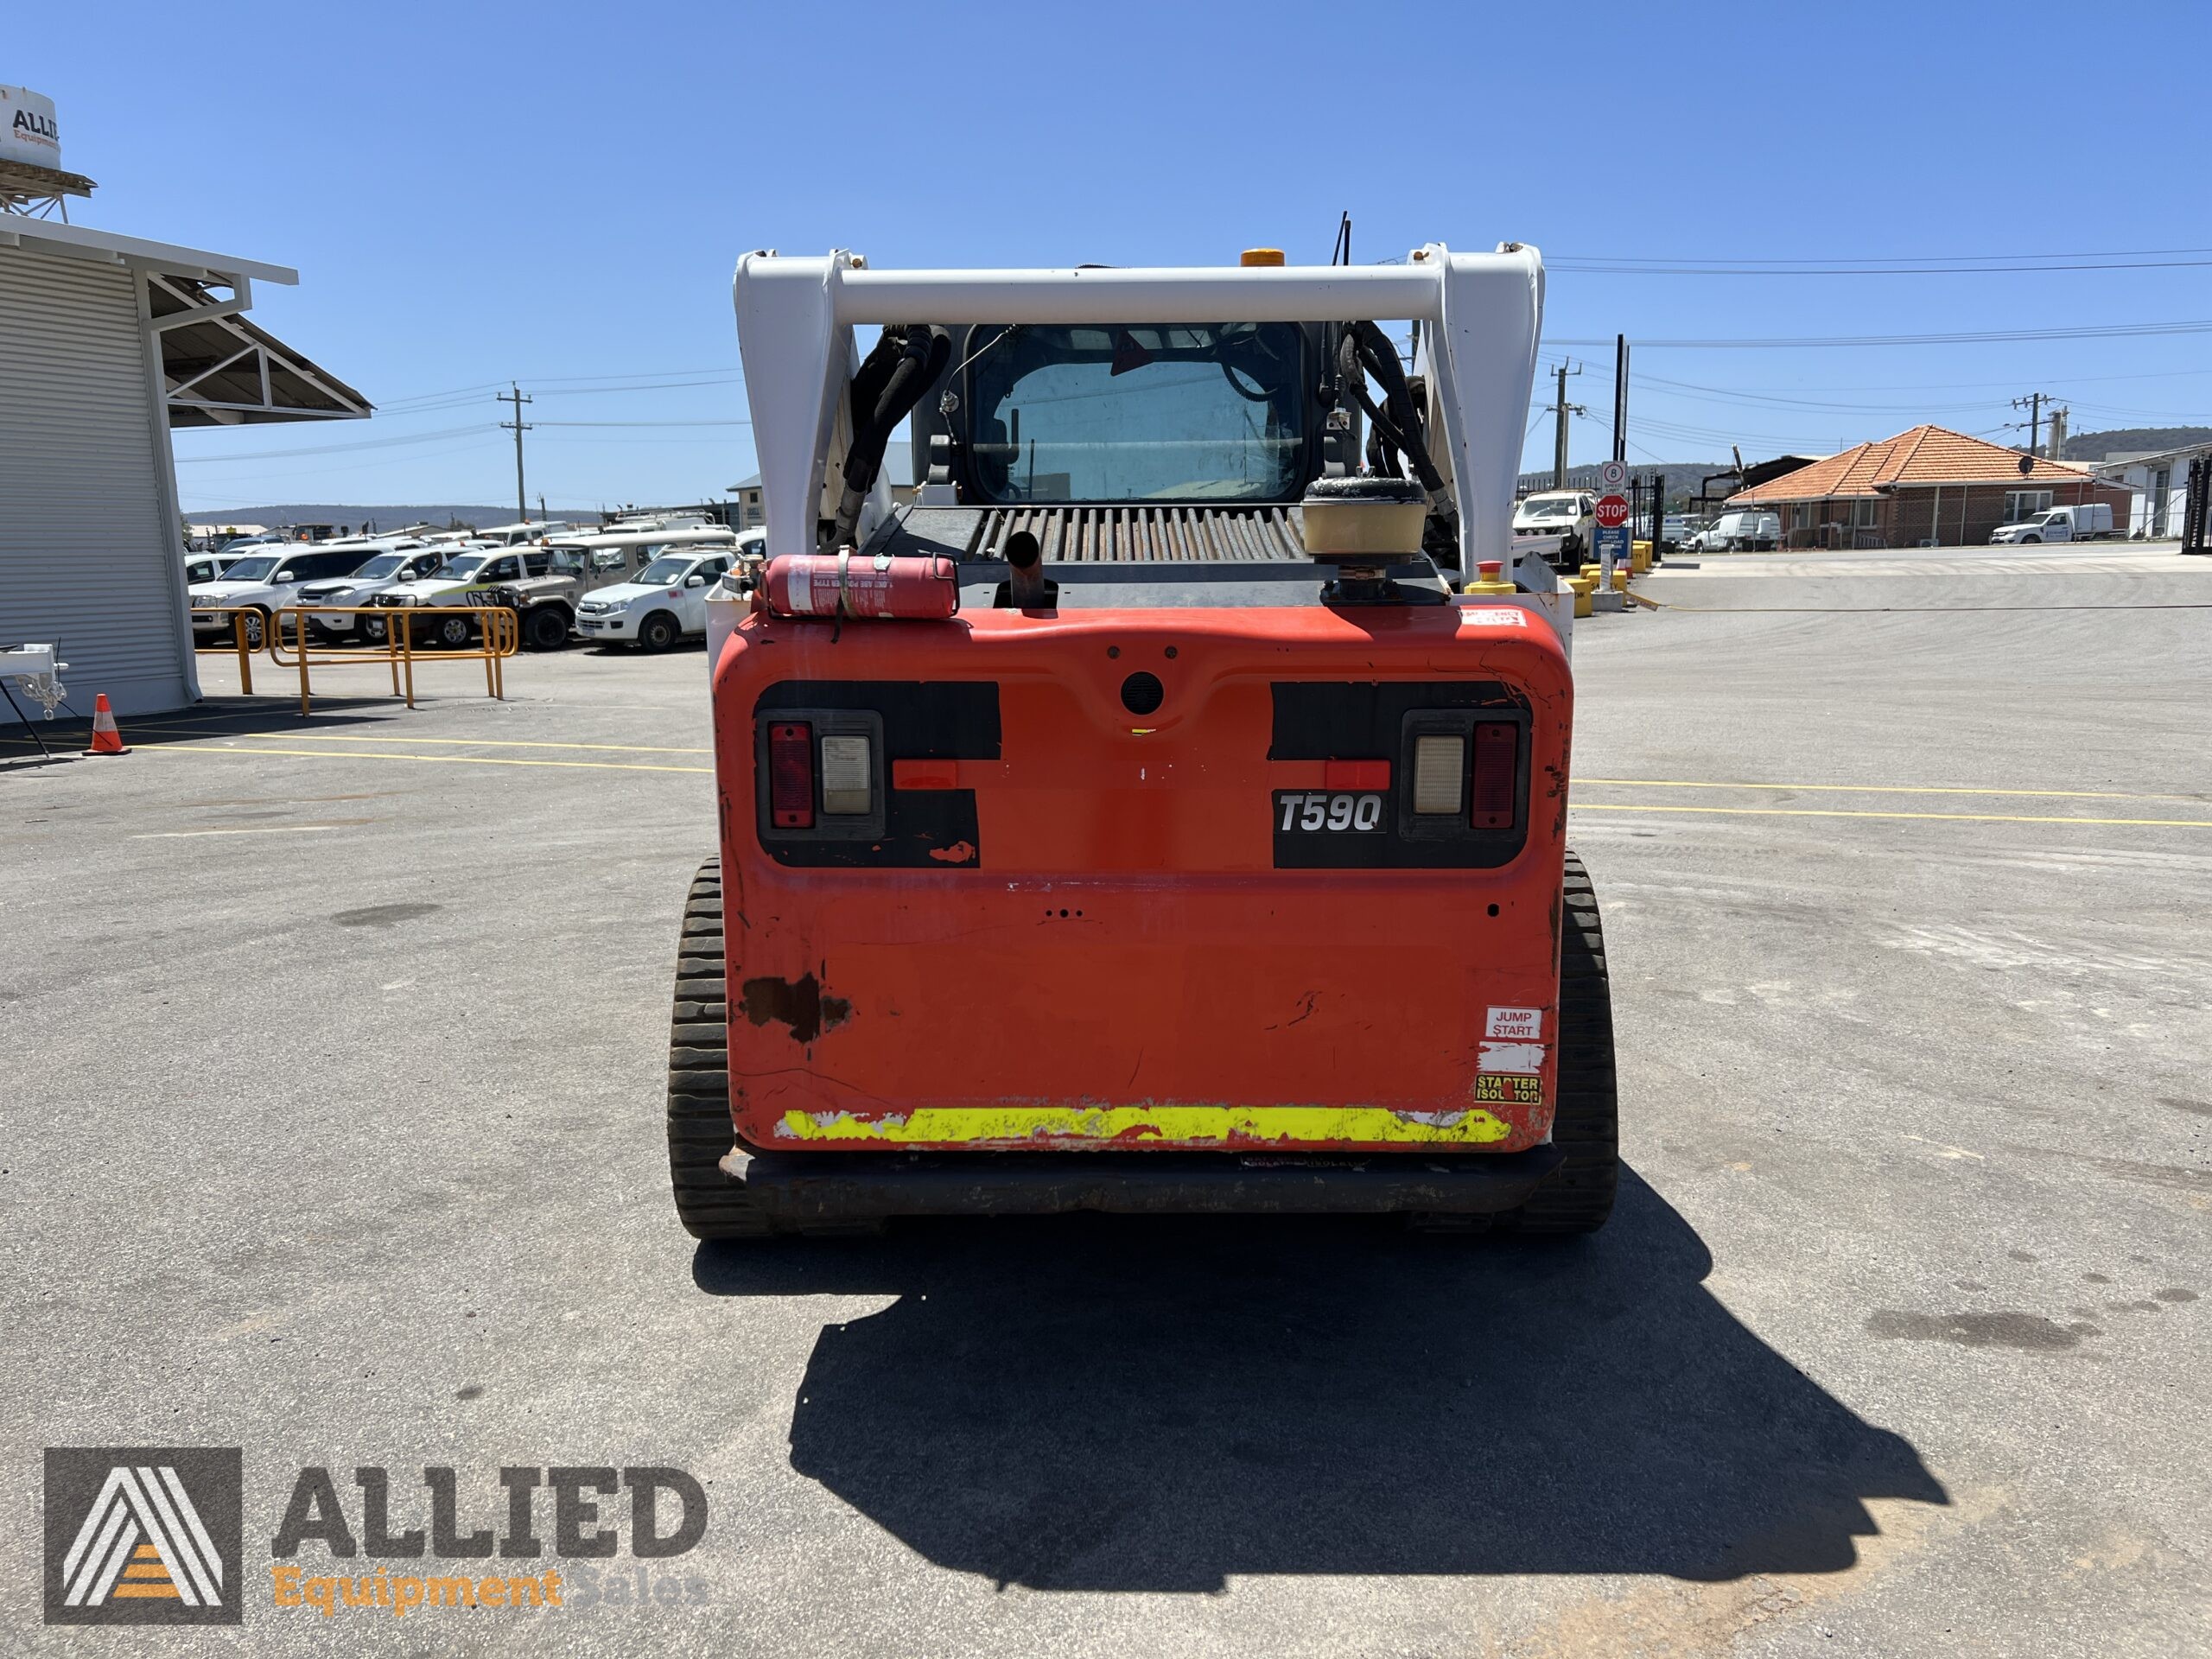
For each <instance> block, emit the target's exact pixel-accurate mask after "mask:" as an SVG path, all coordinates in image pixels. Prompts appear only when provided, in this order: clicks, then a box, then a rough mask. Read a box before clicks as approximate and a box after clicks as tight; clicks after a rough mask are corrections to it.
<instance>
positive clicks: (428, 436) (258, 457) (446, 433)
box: [176, 422, 485, 467]
mask: <svg viewBox="0 0 2212 1659" xmlns="http://www.w3.org/2000/svg"><path fill="white" fill-rule="evenodd" d="M484 430H485V423H482V422H477V423H473V424H471V425H468V426H449V427H447V428H445V429H443V430H442V431H437V432H412V433H409V434H408V435H405V436H404V437H392V438H356V439H354V440H353V442H350V443H320V444H309V445H308V446H307V447H306V448H301V449H245V450H239V451H235V452H228V451H226V452H225V453H223V454H213V455H179V456H178V457H177V458H176V464H177V465H178V466H180V467H194V466H205V465H207V464H208V463H209V462H221V461H281V460H283V458H284V457H286V456H288V455H338V454H349V453H351V452H352V451H354V450H358V449H396V448H399V447H400V446H401V445H403V444H410V443H437V442H442V440H444V439H447V438H457V437H461V436H463V435H467V434H469V433H481V432H483V431H484Z"/></svg>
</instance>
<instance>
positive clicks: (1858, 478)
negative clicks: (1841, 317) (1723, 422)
mask: <svg viewBox="0 0 2212 1659" xmlns="http://www.w3.org/2000/svg"><path fill="white" fill-rule="evenodd" d="M2095 477H2096V474H2094V473H2092V472H2090V471H2089V470H2088V468H2087V467H2070V466H2068V465H2066V464H2065V463H2064V462H2063V461H2045V460H2043V459H2042V458H2041V457H2037V461H2036V463H2035V466H2034V468H2033V469H2032V470H2031V471H2029V472H2026V473H2023V472H2021V470H2020V452H2019V451H2018V450H2017V449H2007V448H2005V447H2004V446H2003V445H2002V444H1997V443H1986V442H1983V441H1982V440H1981V439H1980V438H1970V437H1968V436H1967V435H1966V434H1965V433H1963V432H1953V431H1951V430H1949V429H1948V428H1945V427H1941V426H1916V427H1914V428H1913V429H1911V430H1910V431H1909V432H1900V433H1898V434H1897V436H1895V437H1894V438H1885V439H1883V440H1882V441H1881V442H1879V443H1862V444H1860V445H1859V446H1858V448H1853V449H1847V450H1845V451H1844V452H1843V453H1842V454H1840V455H1830V456H1828V457H1827V459H1826V460H1824V461H1815V462H1814V463H1813V464H1812V465H1811V466H1809V467H1799V468H1798V469H1797V470H1796V472H1794V473H1784V474H1783V475H1782V476H1781V477H1780V478H1773V479H1769V480H1767V481H1766V482H1765V483H1764V484H1762V485H1760V486H1758V488H1756V489H1751V490H1745V491H1743V492H1741V493H1738V494H1736V495H1732V496H1730V497H1729V498H1728V501H1729V505H1732V506H1771V505H1777V504H1778V503H1781V502H1784V501H1829V500H1835V499H1846V500H1853V499H1863V500H1871V499H1874V498H1875V497H1877V496H1878V495H1881V494H1883V493H1885V492H1887V491H1890V490H1892V489H1895V488H1897V487H1898V486H1901V485H1902V486H1927V485H1932V484H2000V483H2001V484H2020V485H2035V484H2051V483H2059V484H2075V483H2083V482H2093V481H2094V480H2095Z"/></svg>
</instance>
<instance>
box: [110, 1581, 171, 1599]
mask: <svg viewBox="0 0 2212 1659" xmlns="http://www.w3.org/2000/svg"><path fill="white" fill-rule="evenodd" d="M108 1594H109V1595H110V1596H111V1597H112V1596H120V1597H122V1598H124V1599H125V1600H130V1601H181V1600H183V1599H184V1598H183V1597H181V1596H180V1595H178V1594H177V1592H176V1586H175V1585H173V1584H118V1585H117V1586H115V1588H114V1589H112V1590H111V1591H109V1592H108Z"/></svg>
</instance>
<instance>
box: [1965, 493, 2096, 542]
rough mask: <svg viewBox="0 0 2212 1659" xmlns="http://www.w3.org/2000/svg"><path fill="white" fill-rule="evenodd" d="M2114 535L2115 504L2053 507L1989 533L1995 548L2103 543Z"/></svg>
mask: <svg viewBox="0 0 2212 1659" xmlns="http://www.w3.org/2000/svg"><path fill="white" fill-rule="evenodd" d="M2111 534H2112V504H2111V503H2110V502H2109V501H2091V502H2087V503H2084V504H2083V505H2081V506H2078V507H2051V508H2050V509H2048V510H2047V511H2045V512H2038V513H2036V514H2035V515H2033V516H2032V517H2031V518H2024V519H2022V520H2021V521H2020V522H2019V523H2018V524H1999V525H1998V526H1997V528H1996V529H1994V530H1993V531H1990V532H1989V540H1990V544H1991V545H1992V546H1998V545H2003V544H2008V543H2009V544H2018V543H2024V542H2088V541H2102V540H2104V539H2105V538H2106V537H2108V536H2110V535H2111Z"/></svg>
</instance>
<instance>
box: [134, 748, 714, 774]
mask: <svg viewBox="0 0 2212 1659" xmlns="http://www.w3.org/2000/svg"><path fill="white" fill-rule="evenodd" d="M138 753H140V754H223V755H229V756H231V757H232V758H233V759H242V758H245V757H249V756H252V755H257V754H283V755H290V756H292V757H294V758H295V759H296V760H419V761H422V762H423V763H425V764H427V765H429V766H556V767H561V768H564V769H568V770H571V771H578V772H708V773H711V772H713V771H714V768H713V767H712V766H653V765H651V764H649V763H645V762H639V763H636V764H628V765H626V764H625V763H623V762H621V761H619V760H517V759H514V758H512V757H510V756H506V755H496V754H404V753H394V752H393V751H391V750H389V749H387V750H383V751H378V750H376V749H270V748H264V747H258V746H257V747H253V748H250V749H226V748H221V747H217V746H216V745H214V744H212V743H148V744H144V745H143V746H142V747H140V748H139V750H138Z"/></svg>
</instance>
